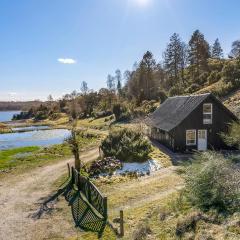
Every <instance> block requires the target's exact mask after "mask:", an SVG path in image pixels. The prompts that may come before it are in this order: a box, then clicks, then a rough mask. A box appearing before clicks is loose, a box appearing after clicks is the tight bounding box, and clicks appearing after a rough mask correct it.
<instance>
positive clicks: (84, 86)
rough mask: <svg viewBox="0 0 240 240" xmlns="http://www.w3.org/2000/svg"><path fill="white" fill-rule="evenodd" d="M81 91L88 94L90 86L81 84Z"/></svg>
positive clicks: (85, 83)
mask: <svg viewBox="0 0 240 240" xmlns="http://www.w3.org/2000/svg"><path fill="white" fill-rule="evenodd" d="M81 91H82V93H83V94H85V95H86V93H87V92H88V84H87V82H85V81H83V82H82V84H81Z"/></svg>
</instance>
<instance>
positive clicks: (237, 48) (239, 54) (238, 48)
mask: <svg viewBox="0 0 240 240" xmlns="http://www.w3.org/2000/svg"><path fill="white" fill-rule="evenodd" d="M229 57H231V58H240V40H236V41H234V42H233V43H232V50H231V52H230V56H229Z"/></svg>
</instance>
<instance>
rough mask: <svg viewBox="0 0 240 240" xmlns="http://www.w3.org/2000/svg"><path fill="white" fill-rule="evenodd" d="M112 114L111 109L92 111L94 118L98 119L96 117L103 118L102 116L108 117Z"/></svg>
mask: <svg viewBox="0 0 240 240" xmlns="http://www.w3.org/2000/svg"><path fill="white" fill-rule="evenodd" d="M111 115H112V112H111V111H102V112H94V113H93V116H94V118H96V119H98V118H103V117H109V116H111Z"/></svg>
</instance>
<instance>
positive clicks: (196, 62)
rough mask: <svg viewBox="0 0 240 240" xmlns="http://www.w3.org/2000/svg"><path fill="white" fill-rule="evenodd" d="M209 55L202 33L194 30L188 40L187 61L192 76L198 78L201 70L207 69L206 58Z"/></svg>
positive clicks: (208, 48) (207, 45)
mask: <svg viewBox="0 0 240 240" xmlns="http://www.w3.org/2000/svg"><path fill="white" fill-rule="evenodd" d="M209 57H210V47H209V44H208V42H207V41H206V40H205V38H204V35H203V34H202V33H201V32H200V31H199V30H196V31H195V32H194V33H193V35H192V37H191V39H190V41H189V55H188V59H189V63H190V65H191V69H193V71H192V75H193V76H192V77H193V78H195V77H196V78H197V79H199V76H200V74H201V73H202V72H205V71H207V70H208V59H209Z"/></svg>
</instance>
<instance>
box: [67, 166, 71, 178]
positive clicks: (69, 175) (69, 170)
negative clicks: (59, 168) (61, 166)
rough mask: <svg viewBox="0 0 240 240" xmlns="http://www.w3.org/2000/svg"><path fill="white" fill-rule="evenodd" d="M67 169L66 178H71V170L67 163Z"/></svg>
mask: <svg viewBox="0 0 240 240" xmlns="http://www.w3.org/2000/svg"><path fill="white" fill-rule="evenodd" d="M67 167H68V177H69V178H70V177H71V169H70V164H69V163H68V164H67Z"/></svg>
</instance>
